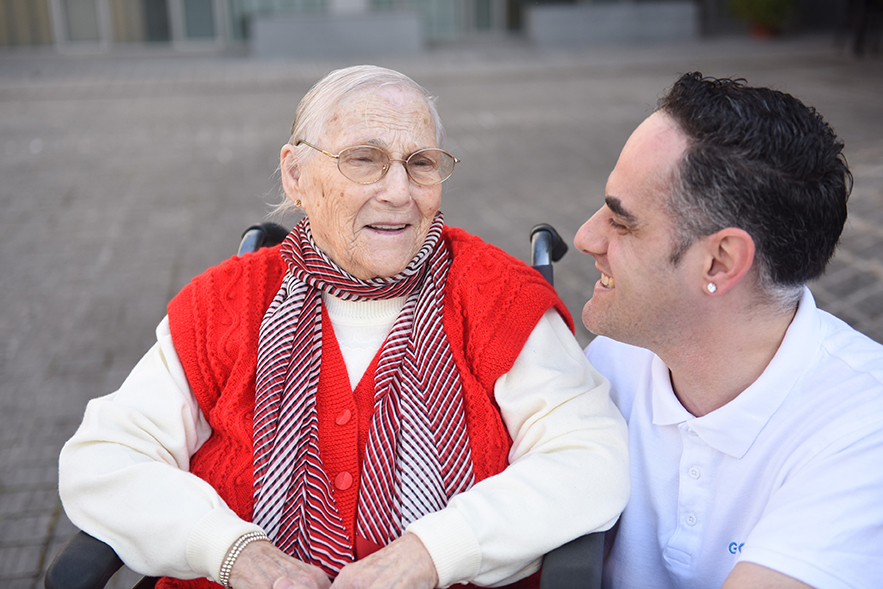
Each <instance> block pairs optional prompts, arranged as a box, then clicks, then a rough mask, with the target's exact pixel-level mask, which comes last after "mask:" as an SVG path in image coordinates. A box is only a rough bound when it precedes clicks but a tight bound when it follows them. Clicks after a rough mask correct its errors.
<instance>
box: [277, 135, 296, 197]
mask: <svg viewBox="0 0 883 589" xmlns="http://www.w3.org/2000/svg"><path fill="white" fill-rule="evenodd" d="M279 169H280V170H281V172H282V190H284V191H285V194H286V195H288V198H290V199H291V200H292V201H297V200H299V199H300V196H299V195H300V167H299V166H298V165H297V164H296V163H295V157H294V146H293V145H291V144H290V143H286V144H285V145H283V146H282V150H281V151H280V152H279Z"/></svg>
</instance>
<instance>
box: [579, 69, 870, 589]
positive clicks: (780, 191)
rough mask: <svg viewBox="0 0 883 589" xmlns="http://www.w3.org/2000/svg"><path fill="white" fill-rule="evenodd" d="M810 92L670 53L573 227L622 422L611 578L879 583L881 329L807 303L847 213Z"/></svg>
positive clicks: (827, 132) (591, 325) (599, 361)
mask: <svg viewBox="0 0 883 589" xmlns="http://www.w3.org/2000/svg"><path fill="white" fill-rule="evenodd" d="M842 147H843V145H842V143H841V142H840V141H839V140H838V139H837V137H836V136H835V135H834V133H833V131H832V130H831V128H830V127H829V126H828V125H827V124H826V123H825V122H824V121H823V120H822V118H821V116H820V115H819V114H818V113H817V112H815V110H813V109H812V108H808V107H806V106H804V105H803V104H802V103H801V102H800V101H799V100H797V99H796V98H794V97H792V96H789V95H787V94H783V93H781V92H776V91H773V90H770V89H766V88H751V87H748V86H746V85H744V84H743V83H742V82H741V81H734V80H726V79H723V80H716V79H709V78H703V77H702V75H701V74H698V73H693V74H687V75H685V76H683V77H681V79H679V80H678V81H677V82H676V83H675V85H674V86H673V87H672V89H671V90H670V91H669V92H668V94H667V95H666V96H665V97H664V98H662V100H661V101H660V104H659V108H658V110H657V111H656V112H655V113H654V114H653V115H651V116H650V117H649V118H648V119H647V120H645V121H644V122H643V123H642V124H641V125H640V126H639V127H638V129H637V130H636V131H635V132H634V133H633V134H632V136H631V137H630V138H629V140H628V142H627V143H626V145H625V148H624V149H623V151H622V154H621V155H620V157H619V161H618V162H617V164H616V167H615V169H614V170H613V172H612V173H611V174H610V178H609V180H608V183H607V193H606V204H605V205H604V206H603V207H602V208H601V209H600V210H599V211H598V212H597V213H596V214H595V215H594V216H593V217H592V218H591V219H589V220H588V221H587V222H586V223H585V224H584V225H583V227H582V228H581V229H580V231H579V233H578V234H577V237H576V240H575V243H576V246H577V247H578V248H579V249H580V250H581V251H583V252H585V253H588V254H591V255H592V256H593V257H594V258H595V267H596V268H597V269H598V270H599V271H600V272H601V279H600V280H599V281H598V282H597V283H596V284H595V288H594V294H593V296H592V298H591V300H589V302H588V303H587V304H586V306H585V309H584V310H583V323H585V325H586V327H587V328H588V329H589V330H591V331H592V332H594V333H596V334H598V335H600V336H604V337H599V338H597V339H596V340H595V341H594V342H592V344H591V345H590V346H589V348H588V349H587V351H586V354H587V356H588V358H589V359H590V361H591V362H592V363H593V364H594V365H595V366H596V367H597V368H598V370H599V371H600V372H601V373H602V374H604V375H606V376H607V377H608V378H610V379H611V385H612V394H613V398H614V400H615V401H616V402H617V405H618V406H619V408H620V410H621V411H622V412H623V414H624V416H625V418H626V420H627V421H628V423H629V436H630V439H629V444H630V452H631V478H632V496H631V500H630V502H629V504H628V506H627V507H626V510H625V512H624V513H623V515H622V518H621V520H620V522H619V523H618V525H617V527H616V528H615V529H614V530H612V531H611V532H608V538H607V540H608V548H609V551H608V554H607V556H606V560H605V566H604V580H605V585H606V586H607V587H612V588H625V589H628V588H635V587H640V588H642V589H647V588H651V589H652V588H675V587H677V588H694V587H695V588H700V587H701V588H711V587H725V588H726V589H736V588H743V587H744V588H748V587H750V588H763V587H781V588H789V587H808V586H809V587H816V588H818V589H826V588H846V587H850V588H867V589H872V588H879V587H881V586H883V585H881V583H883V346H881V345H880V344H878V343H876V342H874V341H872V340H870V339H868V338H866V337H865V336H863V335H861V334H859V333H858V332H856V331H854V330H853V329H851V328H850V327H849V326H847V325H846V324H845V323H843V322H841V321H839V320H838V319H836V318H835V317H833V316H831V315H829V314H827V313H825V312H823V311H820V310H818V309H817V308H816V306H815V302H814V301H813V297H812V295H811V294H810V291H809V290H808V289H807V288H806V286H805V283H806V282H807V281H808V280H811V279H813V278H816V277H817V276H819V275H820V274H821V273H822V272H823V271H824V268H825V266H826V264H827V263H828V260H829V259H830V258H831V256H832V254H833V253H834V248H835V246H836V244H837V241H838V239H839V237H840V233H841V231H842V229H843V224H844V222H845V220H846V201H847V198H848V195H849V191H850V188H851V180H852V178H851V174H850V172H849V169H848V167H847V165H846V162H845V160H844V158H843V156H842V154H841V149H842Z"/></svg>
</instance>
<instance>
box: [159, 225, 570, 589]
mask: <svg viewBox="0 0 883 589" xmlns="http://www.w3.org/2000/svg"><path fill="white" fill-rule="evenodd" d="M443 238H444V240H445V242H446V244H447V246H448V248H449V251H450V253H451V258H452V263H451V268H450V271H449V273H448V281H447V285H446V287H445V306H444V311H443V313H444V317H443V323H444V328H445V332H446V334H447V336H448V340H449V342H450V347H451V350H452V353H453V354H454V359H455V362H456V364H457V367H458V369H459V371H460V375H461V380H462V385H463V396H464V410H465V413H466V423H467V428H468V431H469V444H470V449H471V453H472V460H473V469H474V473H475V480H476V482H478V481H481V480H483V479H485V478H487V477H489V476H492V475H494V474H497V473H499V472H501V471H502V470H503V469H504V468H506V466H507V464H508V461H507V455H508V451H509V448H510V446H511V445H512V440H511V439H510V438H509V434H508V432H507V431H506V427H505V425H504V424H503V421H502V419H501V417H500V413H499V410H498V408H497V405H496V402H495V401H494V383H495V382H496V380H497V379H498V378H499V377H500V376H502V375H503V374H505V373H507V372H508V371H509V370H510V369H511V368H512V365H513V363H514V362H515V359H516V358H517V357H518V354H519V353H520V351H521V349H522V347H523V346H524V342H525V341H526V340H527V337H528V336H529V335H530V333H531V331H532V330H533V328H534V327H535V326H536V324H537V322H538V321H539V319H540V317H541V316H542V315H543V313H545V312H546V311H547V310H548V309H550V308H551V307H555V308H556V309H557V310H558V311H559V313H561V315H562V316H563V317H564V319H565V321H566V322H567V324H568V325H569V326H570V328H571V330H572V329H573V322H572V319H571V317H570V314H569V313H568V312H567V309H566V308H565V306H564V304H563V303H562V302H561V301H560V299H558V297H557V295H556V294H555V292H554V290H553V289H552V287H551V286H550V285H549V284H548V283H547V282H546V281H545V280H544V279H543V278H542V276H540V274H539V273H538V272H536V271H535V270H533V269H531V268H529V267H528V266H526V265H525V264H523V263H522V262H519V261H518V260H515V259H514V258H512V257H511V256H509V255H508V254H506V253H505V252H503V251H502V250H500V249H499V248H496V247H494V246H492V245H489V244H486V243H484V242H483V241H481V240H480V239H479V238H477V237H474V236H471V235H469V234H467V233H466V232H464V231H462V230H459V229H454V228H445V230H444V233H443ZM284 274H285V264H284V262H283V261H282V259H281V257H280V255H279V248H278V247H276V248H267V249H263V250H261V251H259V252H256V253H254V254H248V255H246V256H243V257H241V258H239V257H234V258H232V259H230V260H227V261H226V262H224V263H222V264H221V265H219V266H216V267H214V268H211V269H209V270H208V271H207V272H205V273H203V274H202V275H200V276H197V277H196V278H194V279H193V281H192V282H191V283H190V284H189V285H187V286H186V287H184V289H182V290H181V292H180V293H179V294H178V295H177V296H176V297H175V298H174V299H173V300H172V301H171V303H169V308H168V312H169V323H170V327H171V332H172V340H173V341H174V344H175V350H176V351H177V353H178V356H179V358H180V360H181V363H182V365H183V367H184V371H185V373H186V375H187V380H188V382H189V383H190V386H191V388H192V389H193V393H194V395H195V397H196V400H197V402H198V403H199V406H200V408H201V409H202V412H203V414H204V415H205V416H206V419H207V420H208V422H209V424H210V426H211V428H212V435H211V437H210V438H209V439H208V440H207V441H206V443H205V444H203V446H202V447H201V448H200V449H199V451H198V452H197V453H196V454H194V455H193V457H192V458H191V462H190V471H191V472H192V473H193V474H195V475H197V476H199V477H200V478H202V479H204V480H206V481H207V482H209V483H210V484H211V485H212V486H213V487H214V488H215V489H216V490H217V491H218V493H219V495H220V496H221V497H222V498H223V499H224V501H225V502H226V503H227V505H229V507H230V508H231V509H232V510H233V511H234V512H236V513H237V515H239V517H241V518H242V519H244V520H246V521H251V520H252V510H253V484H254V472H253V463H252V461H253V448H252V434H253V431H252V425H253V423H252V422H253V417H254V389H255V370H256V366H257V350H258V332H259V329H260V324H261V320H262V319H263V316H264V313H265V311H266V309H267V308H268V307H269V306H270V303H271V301H272V300H273V297H274V296H275V295H276V293H277V291H278V290H279V287H280V286H281V283H282V278H283V276H284ZM323 319H327V318H325V317H323ZM323 332H331V334H332V337H333V330H331V329H330V323H328V322H327V321H326V322H325V323H324V324H323ZM329 344H332V345H329ZM326 356H327V357H328V358H329V360H328V361H327V362H326ZM376 360H377V359H376V358H375V360H374V362H373V363H372V366H371V367H370V368H369V370H370V371H371V372H373V368H374V367H376ZM341 366H342V367H343V373H342V374H341V373H340V368H341ZM362 384H364V383H360V385H359V386H358V387H357V388H356V391H355V393H356V394H355V395H353V391H351V389H350V386H349V380H348V377H347V376H346V367H345V365H344V364H343V359H342V357H340V350H339V348H338V347H337V344H336V340H333V343H332V341H329V340H328V339H327V338H326V337H325V336H323V362H322V368H321V372H320V382H319V391H318V396H317V410H318V416H319V428H320V429H319V436H320V453H321V454H322V457H323V465H324V467H325V470H326V472H327V473H328V475H329V478H330V480H331V481H332V483H333V482H334V481H335V478H336V477H337V475H338V474H339V473H341V472H348V473H350V474H353V475H356V478H357V473H358V471H359V469H360V467H359V463H360V458H361V457H360V456H359V448H361V447H362V444H363V443H364V440H363V438H362V435H361V434H360V433H359V432H356V437H354V438H353V437H352V434H347V435H345V436H344V438H347V439H350V440H358V443H356V444H353V443H346V444H344V445H343V446H345V447H344V449H343V450H342V451H341V450H340V447H342V446H341V444H340V436H341V431H340V427H338V424H337V423H336V422H337V421H338V420H339V419H340V420H342V419H343V413H344V411H345V410H346V409H349V411H350V416H349V418H348V419H347V420H346V421H347V422H352V423H353V424H354V426H355V428H356V429H358V430H361V429H362V428H364V427H366V424H367V423H370V410H368V411H365V410H364V407H365V405H366V403H365V400H364V399H360V397H361V396H362V395H360V394H359V393H360V389H361V388H362ZM342 391H347V394H342ZM361 392H362V393H363V395H364V394H365V391H361ZM369 394H371V395H373V391H370V390H369ZM346 397H348V400H346ZM344 405H346V406H344ZM344 429H346V428H344ZM365 433H367V430H366V431H365ZM354 452H355V453H354ZM356 482H357V480H356ZM350 488H351V489H352V488H357V485H356V484H354V485H353V486H352V487H350ZM351 495H352V496H354V497H355V499H353V498H351V497H350V496H351ZM357 495H358V491H357V490H356V492H355V494H353V493H349V492H343V493H342V494H341V496H340V497H338V496H336V497H335V499H336V501H337V502H338V509H339V510H342V511H341V516H343V517H344V522H345V523H346V525H347V529H348V531H349V530H351V528H350V526H351V525H352V524H353V522H354V521H355V514H356V509H357V506H356V503H357ZM344 512H345V513H344ZM351 537H353V536H351ZM537 586H538V581H537V579H536V575H534V576H533V577H529V578H528V579H524V580H523V581H521V582H519V583H516V584H514V585H511V586H510V587H519V588H520V587H524V588H527V587H537ZM158 587H163V588H167V587H206V588H207V587H213V588H215V589H216V588H217V587H219V585H217V584H214V583H210V582H209V581H207V580H206V579H197V580H192V581H180V580H174V579H163V580H161V581H160V584H159V585H158Z"/></svg>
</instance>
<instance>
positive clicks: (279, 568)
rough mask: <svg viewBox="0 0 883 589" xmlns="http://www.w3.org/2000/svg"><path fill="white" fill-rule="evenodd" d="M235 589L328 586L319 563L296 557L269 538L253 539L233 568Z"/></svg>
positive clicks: (294, 588)
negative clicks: (266, 540)
mask: <svg viewBox="0 0 883 589" xmlns="http://www.w3.org/2000/svg"><path fill="white" fill-rule="evenodd" d="M230 585H232V586H233V587H234V589H328V587H330V586H331V581H330V580H329V579H328V577H327V576H326V575H325V573H324V572H323V571H322V569H320V568H319V567H316V566H313V565H310V564H306V563H305V562H302V561H300V560H297V559H296V558H292V557H290V556H288V555H287V554H285V553H284V552H282V551H281V550H279V549H278V548H276V547H275V546H273V545H272V544H271V543H269V542H252V543H251V544H249V545H248V546H246V547H245V549H244V550H243V551H242V553H241V554H240V555H239V557H238V558H237V559H236V562H235V563H234V564H233V569H232V570H231V571H230Z"/></svg>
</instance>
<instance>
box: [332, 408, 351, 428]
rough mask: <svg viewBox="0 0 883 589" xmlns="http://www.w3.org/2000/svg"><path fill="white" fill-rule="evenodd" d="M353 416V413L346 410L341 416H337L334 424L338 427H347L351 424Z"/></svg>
mask: <svg viewBox="0 0 883 589" xmlns="http://www.w3.org/2000/svg"><path fill="white" fill-rule="evenodd" d="M352 416H353V412H352V411H350V410H349V409H344V410H343V411H342V412H341V414H340V415H338V416H337V419H335V420H334V423H336V424H337V425H346V424H347V423H349V421H350V418H351V417H352Z"/></svg>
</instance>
